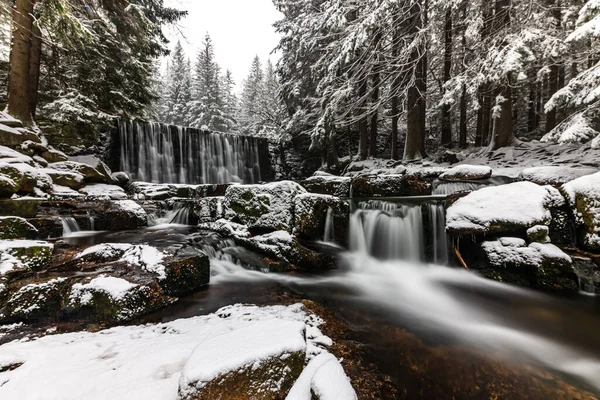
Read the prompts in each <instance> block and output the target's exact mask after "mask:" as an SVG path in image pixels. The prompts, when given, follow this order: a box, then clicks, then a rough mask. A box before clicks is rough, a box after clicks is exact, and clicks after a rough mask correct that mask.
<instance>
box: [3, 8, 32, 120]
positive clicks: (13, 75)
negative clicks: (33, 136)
mask: <svg viewBox="0 0 600 400" xmlns="http://www.w3.org/2000/svg"><path fill="white" fill-rule="evenodd" d="M32 14H33V0H16V5H15V9H14V13H13V32H12V45H11V49H10V73H9V77H8V112H9V114H11V115H12V116H13V117H15V118H18V119H20V120H21V121H22V122H23V123H24V124H25V125H26V126H31V124H32V120H31V109H30V108H29V107H30V104H29V96H28V95H29V87H28V79H29V61H30V53H31V28H32V26H33V15H32Z"/></svg>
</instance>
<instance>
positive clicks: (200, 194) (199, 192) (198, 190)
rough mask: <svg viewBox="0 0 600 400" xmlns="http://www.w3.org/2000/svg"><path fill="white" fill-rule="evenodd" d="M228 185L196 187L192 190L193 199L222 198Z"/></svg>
mask: <svg viewBox="0 0 600 400" xmlns="http://www.w3.org/2000/svg"><path fill="white" fill-rule="evenodd" d="M229 186H231V185H230V184H218V185H210V184H208V185H197V186H196V187H195V189H194V193H193V197H194V198H196V199H197V198H205V197H224V196H225V192H226V191H227V188H228V187H229Z"/></svg>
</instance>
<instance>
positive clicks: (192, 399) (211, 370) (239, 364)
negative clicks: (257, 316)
mask: <svg viewBox="0 0 600 400" xmlns="http://www.w3.org/2000/svg"><path fill="white" fill-rule="evenodd" d="M305 329H306V326H305V324H304V323H303V322H299V321H285V320H273V321H264V322H262V321H258V322H255V323H253V324H250V325H248V326H246V327H243V328H240V329H237V330H235V331H232V332H231V333H228V334H224V335H221V336H218V337H215V338H210V339H208V340H206V341H204V342H202V343H201V344H200V345H198V347H196V348H195V349H194V351H193V353H192V355H191V357H190V358H189V360H188V361H187V363H186V365H185V367H184V368H183V371H182V373H181V378H180V379H179V392H178V396H177V398H178V399H181V400H204V399H206V400H210V399H218V398H222V399H234V398H256V399H277V398H282V397H283V395H284V394H285V393H287V392H288V391H289V389H290V388H291V387H292V385H293V384H294V382H295V380H296V379H297V378H298V377H299V376H300V374H301V372H302V368H303V367H304V359H305V357H306V341H305V340H304V331H305ZM224 344H225V345H224Z"/></svg>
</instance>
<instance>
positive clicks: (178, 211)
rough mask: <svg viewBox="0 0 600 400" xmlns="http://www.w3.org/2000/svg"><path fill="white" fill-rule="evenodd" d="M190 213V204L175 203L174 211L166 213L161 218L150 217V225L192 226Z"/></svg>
mask: <svg viewBox="0 0 600 400" xmlns="http://www.w3.org/2000/svg"><path fill="white" fill-rule="evenodd" d="M190 212H191V208H190V204H188V203H184V202H179V203H175V204H174V205H173V209H172V210H169V211H167V212H165V213H164V215H163V216H161V217H158V216H156V215H150V216H149V220H148V225H149V226H159V225H169V224H174V225H190Z"/></svg>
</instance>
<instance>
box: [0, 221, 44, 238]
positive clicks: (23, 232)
mask: <svg viewBox="0 0 600 400" xmlns="http://www.w3.org/2000/svg"><path fill="white" fill-rule="evenodd" d="M37 236H38V230H37V229H36V228H35V227H34V226H33V225H31V224H30V223H29V222H27V220H25V219H24V218H21V217H0V239H35V238H36V237H37Z"/></svg>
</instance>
